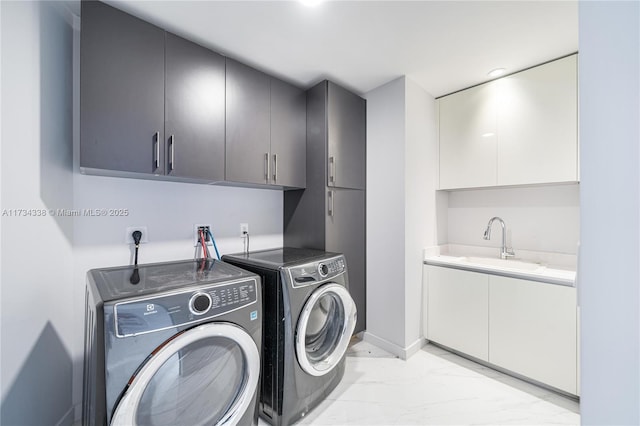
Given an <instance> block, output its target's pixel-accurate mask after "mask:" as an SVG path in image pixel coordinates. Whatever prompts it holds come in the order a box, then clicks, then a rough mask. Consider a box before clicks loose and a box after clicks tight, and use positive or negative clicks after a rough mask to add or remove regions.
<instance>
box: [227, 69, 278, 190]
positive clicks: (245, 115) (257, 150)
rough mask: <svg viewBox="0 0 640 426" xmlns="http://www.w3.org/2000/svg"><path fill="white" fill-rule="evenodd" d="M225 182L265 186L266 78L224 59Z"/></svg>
mask: <svg viewBox="0 0 640 426" xmlns="http://www.w3.org/2000/svg"><path fill="white" fill-rule="evenodd" d="M226 62H227V79H226V88H227V98H226V110H227V117H226V135H227V137H226V163H225V164H226V180H228V181H231V182H242V183H251V184H265V183H268V179H267V178H268V177H269V172H270V170H271V158H270V154H269V152H270V141H269V139H270V135H269V132H270V101H269V97H270V95H269V93H270V88H269V86H270V83H269V80H270V79H269V76H268V75H266V74H264V73H261V72H260V71H257V70H255V69H253V68H251V67H248V66H246V65H244V64H241V63H239V62H237V61H234V60H232V59H229V58H227V60H226Z"/></svg>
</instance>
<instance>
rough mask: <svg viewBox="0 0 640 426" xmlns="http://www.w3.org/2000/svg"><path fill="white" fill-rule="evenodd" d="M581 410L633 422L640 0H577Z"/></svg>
mask: <svg viewBox="0 0 640 426" xmlns="http://www.w3.org/2000/svg"><path fill="white" fill-rule="evenodd" d="M579 31H580V56H579V61H580V62H579V66H580V83H579V84H580V86H579V89H580V115H581V116H580V134H581V153H580V161H581V175H582V179H581V184H580V200H581V203H582V208H581V222H582V226H581V235H580V239H581V260H580V266H579V277H580V283H579V285H578V289H579V300H580V304H581V327H582V329H581V334H580V338H581V353H582V362H581V371H580V374H581V385H582V390H581V414H582V422H583V424H589V425H591V424H618V425H623V424H628V425H637V424H639V423H640V367H639V364H640V318H639V315H640V271H639V268H640V266H639V265H640V247H639V246H640V208H639V207H640V175H639V167H638V164H639V162H640V157H639V155H640V150H639V149H638V145H639V142H640V127H639V126H640V124H639V119H638V117H640V96H639V95H640V81H639V80H640V3H638V2H613V1H597V2H596V1H594V2H589V1H583V2H580V5H579Z"/></svg>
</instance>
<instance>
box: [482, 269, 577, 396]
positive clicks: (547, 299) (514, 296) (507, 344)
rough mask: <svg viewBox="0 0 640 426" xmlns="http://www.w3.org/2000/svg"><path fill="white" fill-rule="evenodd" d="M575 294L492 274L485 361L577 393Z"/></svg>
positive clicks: (568, 290) (562, 289)
mask: <svg viewBox="0 0 640 426" xmlns="http://www.w3.org/2000/svg"><path fill="white" fill-rule="evenodd" d="M576 338H577V335H576V289H575V288H573V287H564V286H559V285H553V284H543V283H538V282H531V281H525V280H520V279H516V278H506V277H498V276H494V275H491V276H490V277H489V341H490V345H489V362H491V363H492V364H496V365H499V366H501V367H503V368H506V369H508V370H511V371H514V372H516V373H519V374H522V375H524V376H526V377H530V378H532V379H534V380H537V381H540V382H542V383H546V384H549V385H551V386H553V387H556V388H558V389H561V390H563V391H566V392H569V393H571V394H574V395H575V394H576V345H577V342H576Z"/></svg>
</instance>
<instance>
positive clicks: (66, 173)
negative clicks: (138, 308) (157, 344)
mask: <svg viewBox="0 0 640 426" xmlns="http://www.w3.org/2000/svg"><path fill="white" fill-rule="evenodd" d="M0 7H1V9H2V12H1V14H2V17H1V19H2V24H1V28H2V30H1V31H2V167H1V175H2V182H1V193H2V208H3V209H37V210H36V211H38V212H42V211H43V210H44V211H46V210H47V209H50V208H55V207H56V206H57V205H71V203H72V200H73V179H72V173H71V164H72V157H71V149H72V146H71V138H72V127H73V121H72V97H71V93H72V92H71V82H72V79H71V76H72V74H71V70H72V63H73V55H72V43H73V28H72V25H71V22H72V19H71V15H70V14H69V13H68V12H67V11H66V9H65V8H64V7H61V5H60V4H55V3H53V2H51V3H46V4H45V3H42V4H41V3H36V2H2V3H1V5H0ZM1 220H2V242H1V244H2V268H1V270H2V272H1V274H2V289H1V291H2V299H1V302H0V303H1V308H0V315H1V316H0V340H1V341H2V359H1V361H0V363H1V365H0V370H1V371H2V383H1V389H2V403H1V406H0V410H1V415H0V422H1V423H2V424H6V425H16V424H30V425H34V424H50V425H53V424H57V423H58V422H61V423H62V424H70V423H71V422H72V421H73V410H72V405H73V401H72V365H73V355H74V354H73V353H72V352H71V351H70V348H71V347H72V345H73V341H74V339H76V337H77V336H75V335H74V334H73V333H72V332H71V330H72V328H73V326H72V323H73V312H74V310H75V309H76V307H75V306H74V303H73V280H72V275H73V256H72V248H71V239H72V233H73V229H72V226H73V225H72V222H71V220H70V219H69V218H54V217H51V216H48V215H45V216H25V217H15V216H6V215H3V216H2V219H1Z"/></svg>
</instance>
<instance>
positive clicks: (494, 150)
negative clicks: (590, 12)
mask: <svg viewBox="0 0 640 426" xmlns="http://www.w3.org/2000/svg"><path fill="white" fill-rule="evenodd" d="M439 108H440V189H458V188H478V187H491V186H508V185H523V184H540V183H559V182H576V181H578V180H579V176H578V135H577V126H578V109H577V56H576V55H572V56H568V57H565V58H562V59H558V60H556V61H552V62H549V63H546V64H543V65H540V66H537V67H534V68H530V69H528V70H525V71H521V72H519V73H516V74H512V75H509V76H507V77H504V78H501V79H498V80H493V81H490V82H488V83H485V84H481V85H479V86H476V87H472V88H470V89H466V90H463V91H460V92H457V93H454V94H452V95H449V96H445V97H442V98H440V99H439Z"/></svg>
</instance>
